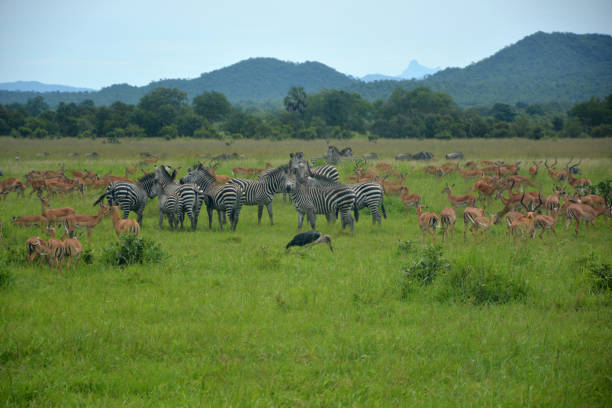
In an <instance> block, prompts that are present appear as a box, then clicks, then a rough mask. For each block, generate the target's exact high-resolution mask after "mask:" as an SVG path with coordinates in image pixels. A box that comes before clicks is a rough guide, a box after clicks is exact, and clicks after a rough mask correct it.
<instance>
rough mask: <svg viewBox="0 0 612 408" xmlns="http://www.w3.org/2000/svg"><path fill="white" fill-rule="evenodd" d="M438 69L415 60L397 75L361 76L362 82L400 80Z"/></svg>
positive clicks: (433, 72)
mask: <svg viewBox="0 0 612 408" xmlns="http://www.w3.org/2000/svg"><path fill="white" fill-rule="evenodd" d="M438 71H440V68H427V67H425V66H423V65H421V64H419V62H418V61H417V60H412V61H410V64H409V65H408V68H406V69H405V70H403V71H402V73H401V74H399V75H398V76H391V75H383V74H368V75H366V76H364V77H361V80H362V81H364V82H374V81H401V80H403V79H423V78H424V77H425V76H426V75H432V74H435V73H436V72H438Z"/></svg>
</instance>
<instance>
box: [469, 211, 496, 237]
mask: <svg viewBox="0 0 612 408" xmlns="http://www.w3.org/2000/svg"><path fill="white" fill-rule="evenodd" d="M492 224H493V216H491V217H487V216H485V215H479V216H478V217H476V218H474V222H473V223H472V227H471V229H472V233H473V234H474V236H475V235H476V234H477V233H478V231H482V232H483V234H484V235H485V237H486V235H487V234H488V233H489V229H490V228H491V225H492Z"/></svg>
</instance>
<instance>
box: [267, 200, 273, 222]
mask: <svg viewBox="0 0 612 408" xmlns="http://www.w3.org/2000/svg"><path fill="white" fill-rule="evenodd" d="M266 208H267V209H268V215H269V216H270V225H274V217H273V216H272V202H269V203H268V204H266Z"/></svg>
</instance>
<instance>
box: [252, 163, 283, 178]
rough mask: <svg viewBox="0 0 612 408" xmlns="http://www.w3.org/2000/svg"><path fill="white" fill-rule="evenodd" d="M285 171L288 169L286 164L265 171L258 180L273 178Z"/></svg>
mask: <svg viewBox="0 0 612 408" xmlns="http://www.w3.org/2000/svg"><path fill="white" fill-rule="evenodd" d="M287 169H289V165H288V164H284V165H282V166H279V167H276V168H274V169H268V170H266V171H265V173H264V174H262V175H261V176H259V178H260V179H263V178H266V177H274V176H276V175H278V174H279V173H284V172H286V171H287Z"/></svg>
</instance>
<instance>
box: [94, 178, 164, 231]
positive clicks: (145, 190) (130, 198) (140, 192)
mask: <svg viewBox="0 0 612 408" xmlns="http://www.w3.org/2000/svg"><path fill="white" fill-rule="evenodd" d="M154 176H155V175H154V174H147V175H145V176H144V177H142V178H140V179H139V180H138V183H137V184H134V183H130V182H129V181H115V182H113V183H111V184H110V185H109V186H108V187H107V188H106V192H105V193H104V194H102V195H101V196H100V197H99V198H98V199H97V200H96V202H95V203H94V207H95V206H96V205H98V204H100V202H102V200H103V199H104V197H106V198H107V200H108V205H109V206H113V205H116V206H119V208H120V209H121V210H122V211H123V218H127V217H128V216H129V215H130V211H134V212H135V213H136V215H137V221H138V224H140V225H141V226H142V213H143V212H144V208H145V206H146V205H147V199H148V198H153V197H155V194H154V193H153V184H154V181H153V178H154Z"/></svg>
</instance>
